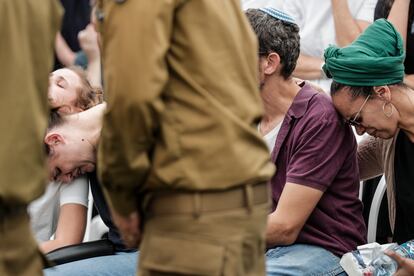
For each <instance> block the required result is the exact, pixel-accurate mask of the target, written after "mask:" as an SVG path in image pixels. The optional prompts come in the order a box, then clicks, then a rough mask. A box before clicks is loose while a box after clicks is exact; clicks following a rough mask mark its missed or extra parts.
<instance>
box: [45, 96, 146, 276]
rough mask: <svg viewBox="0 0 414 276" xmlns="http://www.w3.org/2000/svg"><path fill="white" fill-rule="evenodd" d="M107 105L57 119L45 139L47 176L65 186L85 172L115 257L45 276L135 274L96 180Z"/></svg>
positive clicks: (64, 267)
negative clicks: (98, 146)
mask: <svg viewBox="0 0 414 276" xmlns="http://www.w3.org/2000/svg"><path fill="white" fill-rule="evenodd" d="M105 107H106V104H105V103H103V104H98V105H96V106H94V107H92V108H90V109H88V110H86V111H84V112H80V113H78V114H72V115H67V116H64V117H60V116H56V117H55V118H54V119H55V120H54V121H52V122H51V124H50V126H49V129H48V130H47V133H46V137H45V145H46V148H47V151H48V168H49V173H50V177H51V178H52V179H54V180H55V181H60V182H64V183H68V182H71V181H73V180H74V179H75V178H77V177H79V176H80V175H83V174H85V173H88V176H89V178H90V182H91V191H92V195H93V198H94V202H95V206H96V207H97V209H98V212H99V214H100V215H101V217H102V219H103V221H104V223H105V224H106V225H107V226H108V228H109V235H108V238H109V240H110V241H111V242H112V243H113V244H114V246H115V255H110V256H102V257H94V258H89V259H84V260H80V261H76V262H71V263H66V264H62V265H59V266H56V267H52V268H48V269H45V270H44V273H45V275H59V276H61V275H135V273H136V267H137V261H136V260H137V254H138V252H137V251H136V250H130V249H127V248H125V246H124V245H123V242H122V240H121V238H120V235H119V232H118V230H117V228H116V227H115V225H114V224H113V222H112V218H111V216H110V213H109V209H108V206H107V204H106V202H105V199H104V196H103V193H102V190H101V187H100V185H99V183H98V181H97V179H96V175H95V166H96V146H97V144H98V142H99V136H100V132H101V127H102V116H103V113H104V111H105Z"/></svg>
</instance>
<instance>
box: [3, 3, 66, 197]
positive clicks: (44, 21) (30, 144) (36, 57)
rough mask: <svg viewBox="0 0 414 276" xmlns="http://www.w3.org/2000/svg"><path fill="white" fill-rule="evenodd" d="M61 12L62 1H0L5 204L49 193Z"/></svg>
mask: <svg viewBox="0 0 414 276" xmlns="http://www.w3.org/2000/svg"><path fill="white" fill-rule="evenodd" d="M61 15H62V9H61V7H60V4H59V2H58V1H57V0H42V1H27V0H19V1H17V0H9V1H7V0H6V1H3V0H0V36H1V42H0V61H1V63H2V67H1V68H0V200H2V201H5V202H6V203H10V204H13V205H16V204H21V205H25V204H28V203H29V202H30V201H32V200H33V199H35V198H36V197H38V196H40V195H41V194H42V193H43V192H44V187H45V185H46V183H47V179H46V168H45V150H44V145H43V137H44V135H45V131H46V126H47V118H48V111H49V110H48V104H47V89H48V75H49V72H50V70H51V69H52V63H53V49H54V41H55V37H56V33H57V32H58V30H59V27H60V20H61Z"/></svg>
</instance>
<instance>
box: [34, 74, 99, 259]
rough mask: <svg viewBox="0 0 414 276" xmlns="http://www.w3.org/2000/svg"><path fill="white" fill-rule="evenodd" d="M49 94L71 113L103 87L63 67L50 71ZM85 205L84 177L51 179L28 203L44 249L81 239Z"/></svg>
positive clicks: (95, 97)
mask: <svg viewBox="0 0 414 276" xmlns="http://www.w3.org/2000/svg"><path fill="white" fill-rule="evenodd" d="M48 98H49V104H50V105H51V107H52V108H54V109H55V111H57V112H59V113H61V114H63V113H74V112H79V111H82V110H85V109H88V108H90V107H92V106H94V105H96V104H98V103H100V102H102V91H101V90H99V89H94V88H92V87H91V85H90V84H89V82H88V80H87V79H86V75H85V73H84V72H83V71H82V70H81V69H78V68H76V67H74V68H64V69H59V70H56V71H54V72H53V73H51V74H50V76H49V89H48ZM87 205H88V181H87V178H86V177H81V178H79V179H75V180H74V181H73V182H72V183H71V184H70V185H62V183H60V182H53V181H52V182H51V183H49V185H48V186H47V188H46V191H45V193H44V195H43V196H42V197H40V198H38V199H37V200H35V201H34V202H33V203H31V204H30V205H29V208H28V212H29V214H30V217H31V226H32V230H33V232H34V235H35V237H36V238H37V240H38V241H39V243H40V249H41V250H42V251H43V252H44V253H47V252H49V251H51V250H54V249H57V248H59V247H63V246H67V245H71V244H77V243H80V242H82V239H83V236H84V233H85V227H86V214H87ZM52 236H54V238H53V239H51V237H52Z"/></svg>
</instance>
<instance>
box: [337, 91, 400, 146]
mask: <svg viewBox="0 0 414 276" xmlns="http://www.w3.org/2000/svg"><path fill="white" fill-rule="evenodd" d="M388 92H389V90H388ZM381 97H382V96H378V94H377V93H373V94H372V95H371V96H370V97H369V98H368V100H367V97H365V96H358V97H357V98H354V99H353V98H352V96H351V93H350V92H349V91H348V89H347V88H343V89H342V90H339V91H338V92H336V94H335V95H334V96H333V97H332V101H333V104H334V106H335V108H336V110H337V111H338V112H339V113H340V114H341V115H342V117H343V118H344V119H345V120H346V121H347V122H349V123H350V124H351V125H353V126H354V127H355V130H356V132H357V133H358V135H363V134H364V133H368V134H369V135H371V136H374V137H380V138H383V139H389V138H392V137H394V135H395V134H396V132H397V130H398V115H397V113H398V112H397V111H396V110H395V107H394V106H393V105H392V104H391V103H387V102H386V101H385V100H384V99H383V98H381ZM384 104H386V105H385V106H384ZM383 106H384V108H383ZM387 115H388V116H387Z"/></svg>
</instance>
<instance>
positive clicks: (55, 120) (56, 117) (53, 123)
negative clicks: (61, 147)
mask: <svg viewBox="0 0 414 276" xmlns="http://www.w3.org/2000/svg"><path fill="white" fill-rule="evenodd" d="M65 121H66V120H65V117H64V116H62V115H60V114H59V113H58V112H57V111H56V110H52V111H50V113H49V118H48V125H47V129H46V133H45V135H47V133H48V132H49V131H50V130H52V129H54V128H56V127H58V126H61V125H63V124H64V123H65ZM44 146H45V152H46V154H47V155H48V156H49V155H50V154H51V152H50V147H49V145H48V144H47V143H44Z"/></svg>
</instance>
